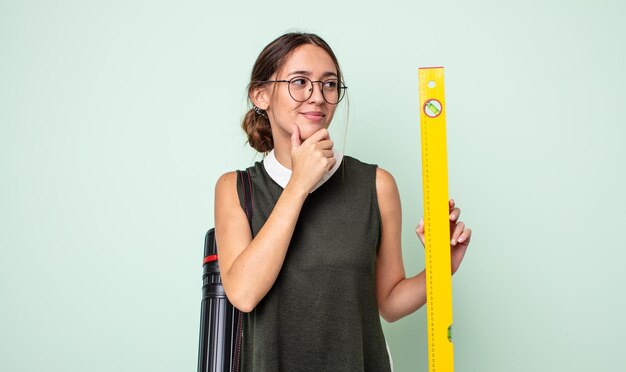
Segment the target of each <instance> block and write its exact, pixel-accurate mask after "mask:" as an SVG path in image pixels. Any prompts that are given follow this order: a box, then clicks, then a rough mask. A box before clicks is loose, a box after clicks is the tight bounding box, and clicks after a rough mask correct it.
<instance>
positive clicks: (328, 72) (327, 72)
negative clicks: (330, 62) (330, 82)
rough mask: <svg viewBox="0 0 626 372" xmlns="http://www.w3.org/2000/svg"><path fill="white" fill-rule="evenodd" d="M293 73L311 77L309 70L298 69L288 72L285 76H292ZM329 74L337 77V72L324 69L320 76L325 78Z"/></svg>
mask: <svg viewBox="0 0 626 372" xmlns="http://www.w3.org/2000/svg"><path fill="white" fill-rule="evenodd" d="M294 75H300V76H306V77H311V72H310V71H304V70H300V71H294V72H292V73H290V74H289V75H287V76H294ZM329 76H332V77H334V78H337V74H336V73H335V72H332V71H326V72H325V73H324V74H322V78H327V77H329Z"/></svg>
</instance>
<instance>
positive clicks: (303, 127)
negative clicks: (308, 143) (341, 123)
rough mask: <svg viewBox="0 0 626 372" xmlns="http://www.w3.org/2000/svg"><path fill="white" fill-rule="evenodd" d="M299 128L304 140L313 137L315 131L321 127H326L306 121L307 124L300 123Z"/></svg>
mask: <svg viewBox="0 0 626 372" xmlns="http://www.w3.org/2000/svg"><path fill="white" fill-rule="evenodd" d="M298 128H299V129H300V138H301V139H302V140H303V141H304V140H306V139H307V138H309V137H311V136H312V135H313V134H315V132H317V131H319V130H320V129H323V128H325V127H324V125H322V124H321V123H320V124H317V123H306V124H300V123H299V124H298Z"/></svg>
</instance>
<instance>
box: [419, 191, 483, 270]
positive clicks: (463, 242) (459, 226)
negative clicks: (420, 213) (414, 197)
mask: <svg viewBox="0 0 626 372" xmlns="http://www.w3.org/2000/svg"><path fill="white" fill-rule="evenodd" d="M449 208H450V210H449V211H450V262H451V265H452V274H454V273H455V272H456V271H457V270H458V269H459V266H461V262H462V261H463V256H465V252H466V251H467V246H468V245H469V243H470V239H471V237H472V230H470V228H469V227H466V226H465V223H463V222H461V221H459V216H460V215H461V210H460V209H459V208H457V207H455V203H454V200H453V199H450V202H449ZM424 230H425V229H424V218H423V217H422V218H421V219H420V222H419V225H417V229H415V232H416V233H417V236H418V237H419V239H420V241H421V242H422V245H424V246H426V243H425V239H424Z"/></svg>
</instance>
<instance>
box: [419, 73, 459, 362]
mask: <svg viewBox="0 0 626 372" xmlns="http://www.w3.org/2000/svg"><path fill="white" fill-rule="evenodd" d="M418 82H419V95H420V127H421V136H422V183H423V190H424V224H425V227H426V230H425V232H424V235H425V246H426V259H425V266H426V299H427V302H426V309H427V320H428V370H429V372H453V371H454V345H453V344H452V272H451V271H452V270H451V267H450V209H449V198H448V157H447V150H446V107H445V95H444V81H443V67H425V68H420V69H418Z"/></svg>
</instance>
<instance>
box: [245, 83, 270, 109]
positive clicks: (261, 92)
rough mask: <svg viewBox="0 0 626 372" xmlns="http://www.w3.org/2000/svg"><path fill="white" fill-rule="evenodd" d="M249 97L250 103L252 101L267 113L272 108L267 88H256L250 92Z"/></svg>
mask: <svg viewBox="0 0 626 372" xmlns="http://www.w3.org/2000/svg"><path fill="white" fill-rule="evenodd" d="M249 97H250V101H252V103H253V104H254V105H255V106H256V107H258V108H260V109H261V110H266V111H267V109H268V108H269V107H270V100H269V94H268V92H267V89H266V87H265V86H261V87H258V88H254V89H253V90H252V91H251V92H250V95H249Z"/></svg>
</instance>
